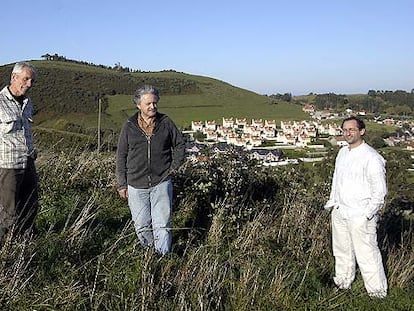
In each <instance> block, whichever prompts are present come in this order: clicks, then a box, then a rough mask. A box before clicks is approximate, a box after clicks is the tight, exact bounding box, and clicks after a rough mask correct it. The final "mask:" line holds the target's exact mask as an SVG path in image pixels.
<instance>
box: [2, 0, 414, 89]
mask: <svg viewBox="0 0 414 311" xmlns="http://www.w3.org/2000/svg"><path fill="white" fill-rule="evenodd" d="M413 14H414V1H412V0H392V1H391V0H389V1H384V0H375V1H374V0H342V1H341V0H326V1H320V0H313V1H309V0H286V1H278V0H250V1H245V0H229V1H226V0H220V1H218V0H208V1H207V0H203V1H197V0H191V1H190V0H162V1H159V0H158V1H157V0H152V1H140V0H125V1H123V0H118V1H105V0H100V1H97V0H83V1H79V0H54V1H51V0H36V1H34V0H31V1H27V0H23V1H4V2H3V3H2V4H1V10H0V26H1V29H2V34H1V37H2V38H1V41H2V43H1V48H0V65H4V64H9V63H13V62H16V61H19V60H31V59H40V58H41V55H43V54H46V53H50V54H54V53H58V54H59V55H62V56H65V57H66V58H69V59H75V60H81V61H87V62H92V63H95V64H102V65H107V66H113V65H114V64H115V63H118V62H119V63H120V64H121V65H122V66H123V67H130V68H131V69H140V70H144V71H160V70H165V69H174V70H177V71H182V72H185V73H190V74H196V75H203V76H208V77H212V78H216V79H219V80H223V81H225V82H228V83H230V84H232V85H235V86H238V87H242V88H245V89H248V90H252V91H254V92H257V93H259V94H276V93H281V94H283V93H292V94H293V95H302V94H308V93H310V92H313V93H318V94H320V93H327V92H334V93H337V94H355V93H364V94H366V93H367V92H368V90H370V89H373V90H392V91H393V90H397V89H399V90H406V91H409V92H410V91H411V90H412V89H413V88H414V59H413V55H414V40H413V37H414V35H413V33H414V18H413Z"/></svg>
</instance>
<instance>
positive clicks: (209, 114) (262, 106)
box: [104, 92, 309, 128]
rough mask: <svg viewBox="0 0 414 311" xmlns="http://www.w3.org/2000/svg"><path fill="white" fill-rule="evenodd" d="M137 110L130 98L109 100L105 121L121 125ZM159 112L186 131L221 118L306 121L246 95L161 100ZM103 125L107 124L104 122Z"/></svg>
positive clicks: (294, 108)
mask: <svg viewBox="0 0 414 311" xmlns="http://www.w3.org/2000/svg"><path fill="white" fill-rule="evenodd" d="M135 111H136V108H135V106H134V104H133V103H132V100H131V96H127V95H115V96H111V97H110V98H109V107H108V109H107V111H106V115H105V117H104V118H105V119H106V118H108V120H107V121H108V123H105V124H104V126H107V125H110V123H111V122H114V123H118V124H119V123H120V122H122V121H124V120H125V118H126V115H131V114H133V113H135ZM159 111H160V112H162V113H166V114H167V115H169V116H170V117H171V118H172V119H173V120H174V121H175V122H176V123H177V125H178V126H180V127H183V128H185V127H189V126H190V125H191V121H206V120H216V121H217V122H218V123H219V124H220V123H221V122H222V118H223V117H233V118H247V120H248V121H250V119H252V118H256V119H258V118H262V119H267V120H276V121H277V122H280V121H281V120H295V119H296V120H303V119H307V118H309V115H308V114H305V113H304V112H303V111H302V106H300V105H295V104H288V103H278V104H272V103H271V101H270V100H269V99H267V98H266V97H264V96H259V95H257V94H254V93H249V92H246V93H245V96H244V97H243V98H241V97H225V96H219V95H217V96H208V97H206V96H205V95H203V94H201V95H199V94H194V95H174V96H162V97H161V99H160V102H159ZM104 122H106V121H104Z"/></svg>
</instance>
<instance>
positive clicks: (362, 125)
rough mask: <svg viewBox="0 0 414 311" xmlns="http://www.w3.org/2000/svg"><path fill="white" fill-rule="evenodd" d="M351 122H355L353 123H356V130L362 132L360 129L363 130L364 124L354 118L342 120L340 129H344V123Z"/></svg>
mask: <svg viewBox="0 0 414 311" xmlns="http://www.w3.org/2000/svg"><path fill="white" fill-rule="evenodd" d="M352 120H355V121H356V123H357V126H358V129H360V130H362V129H364V128H365V123H364V121H363V120H362V119H359V118H357V117H354V116H352V117H349V118H346V119H344V120H343V121H342V125H341V128H342V129H343V128H344V123H345V122H347V121H352Z"/></svg>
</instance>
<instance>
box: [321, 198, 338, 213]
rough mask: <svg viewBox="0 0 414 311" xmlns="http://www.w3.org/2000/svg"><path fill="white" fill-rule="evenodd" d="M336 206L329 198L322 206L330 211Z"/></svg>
mask: <svg viewBox="0 0 414 311" xmlns="http://www.w3.org/2000/svg"><path fill="white" fill-rule="evenodd" d="M336 206H337V204H336V203H335V202H332V201H331V200H329V201H328V202H327V203H326V204H325V206H324V207H323V208H324V209H326V210H327V211H331V210H332V209H333V208H334V207H336Z"/></svg>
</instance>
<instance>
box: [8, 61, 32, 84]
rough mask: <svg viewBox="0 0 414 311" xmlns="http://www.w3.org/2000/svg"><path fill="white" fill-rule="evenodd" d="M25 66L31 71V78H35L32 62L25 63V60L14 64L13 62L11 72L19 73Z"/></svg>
mask: <svg viewBox="0 0 414 311" xmlns="http://www.w3.org/2000/svg"><path fill="white" fill-rule="evenodd" d="M26 68H28V69H29V70H30V71H31V72H32V74H33V78H34V80H36V77H37V72H36V69H35V67H33V65H32V64H30V63H27V62H18V63H16V64H14V67H13V70H12V74H21V73H22V71H23V70H24V69H26Z"/></svg>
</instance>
